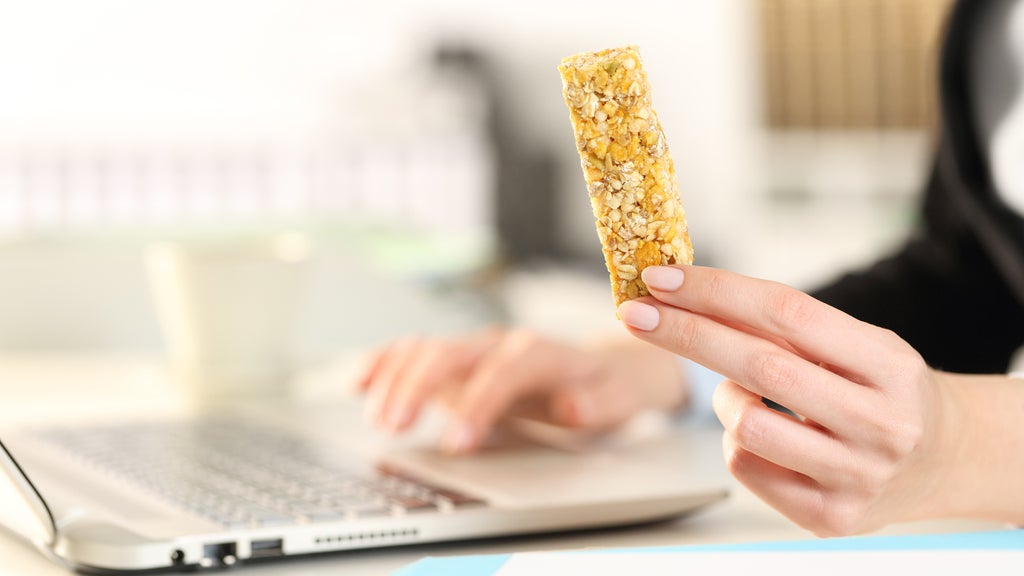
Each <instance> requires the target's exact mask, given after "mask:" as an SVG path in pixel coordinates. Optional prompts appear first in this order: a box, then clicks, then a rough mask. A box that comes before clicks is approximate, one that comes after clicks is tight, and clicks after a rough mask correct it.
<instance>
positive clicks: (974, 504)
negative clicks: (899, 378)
mask: <svg viewBox="0 0 1024 576" xmlns="http://www.w3.org/2000/svg"><path fill="white" fill-rule="evenodd" d="M941 379H942V382H943V384H942V386H943V387H944V388H946V390H947V392H948V394H947V396H948V397H949V398H950V402H951V406H952V407H951V408H950V409H949V410H947V414H946V417H947V418H950V419H952V420H950V422H949V425H948V426H945V427H944V428H945V430H946V431H947V432H946V434H947V436H948V438H947V440H946V441H945V442H944V443H945V444H946V445H947V448H946V449H945V453H939V454H936V457H937V458H940V459H941V461H942V462H943V464H944V466H943V467H944V469H945V473H944V474H942V475H941V477H943V478H944V481H942V482H940V483H939V484H938V485H937V486H936V488H937V492H939V493H936V494H933V499H934V500H935V502H936V505H937V510H936V512H937V514H936V515H937V516H945V517H964V518H966V517H972V518H986V519H991V520H997V521H1002V522H1009V523H1013V524H1017V525H1024V490H1021V486H1022V483H1024V380H1022V379H1018V378H1011V377H1006V376H968V375H953V374H943V375H941Z"/></svg>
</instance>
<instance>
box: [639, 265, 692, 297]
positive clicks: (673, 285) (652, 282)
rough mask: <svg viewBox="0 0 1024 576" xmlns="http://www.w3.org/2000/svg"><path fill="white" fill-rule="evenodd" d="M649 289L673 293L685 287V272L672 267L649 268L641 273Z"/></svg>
mask: <svg viewBox="0 0 1024 576" xmlns="http://www.w3.org/2000/svg"><path fill="white" fill-rule="evenodd" d="M640 277H641V278H643V281H644V284H647V287H648V288H653V289H655V290H661V291H663V292H671V291H673V290H678V289H679V287H680V286H682V285H683V271H682V270H680V269H679V268H673V267H672V266H648V267H647V268H644V271H643V272H641V273H640Z"/></svg>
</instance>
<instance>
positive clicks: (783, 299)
mask: <svg viewBox="0 0 1024 576" xmlns="http://www.w3.org/2000/svg"><path fill="white" fill-rule="evenodd" d="M643 280H644V282H645V283H646V284H647V287H648V289H650V292H651V295H652V296H654V297H655V298H657V299H658V300H660V301H661V302H664V303H665V304H669V305H671V306H675V307H677V308H683V309H686V310H690V311H692V312H696V313H698V314H702V315H706V316H712V317H717V318H721V319H723V320H726V321H728V322H734V323H737V324H741V325H745V326H749V327H751V328H753V329H754V330H757V331H760V332H764V333H766V334H771V335H773V336H775V337H778V338H781V339H783V340H784V341H785V342H787V343H789V344H790V345H791V346H792V347H793V348H794V349H795V351H796V352H797V353H798V354H800V355H801V356H804V357H805V358H807V359H808V360H812V361H815V362H824V363H826V364H828V365H829V366H832V367H834V368H838V369H840V370H842V372H843V373H844V375H847V376H849V377H853V378H855V379H856V380H858V381H859V382H861V383H867V382H870V381H883V382H884V381H886V379H887V378H888V376H889V375H890V374H892V372H893V370H898V367H895V366H890V365H889V362H888V361H887V360H886V359H890V358H893V355H892V351H893V350H894V342H893V341H892V339H893V338H896V339H898V337H897V336H895V334H892V333H890V332H888V331H885V330H881V329H880V328H878V327H877V326H873V325H871V324H868V323H866V322H862V321H860V320H857V319H856V318H854V317H853V316H850V315H849V314H846V313H844V312H842V311H840V310H838V309H836V308H833V307H832V306H829V305H827V304H825V303H824V302H821V301H820V300H817V299H815V298H814V297H812V296H810V295H809V294H806V293H804V292H801V291H799V290H796V289H795V288H791V287H789V286H786V285H784V284H780V283H778V282H772V281H769V280H760V279H756V278H751V277H748V276H743V275H741V274H736V273H733V272H727V271H725V270H720V269H716V268H707V267H701V266H658V267H651V268H647V269H645V270H644V271H643ZM900 343H902V340H900ZM904 345H905V344H904ZM895 349H899V348H895ZM876 379H880V380H876Z"/></svg>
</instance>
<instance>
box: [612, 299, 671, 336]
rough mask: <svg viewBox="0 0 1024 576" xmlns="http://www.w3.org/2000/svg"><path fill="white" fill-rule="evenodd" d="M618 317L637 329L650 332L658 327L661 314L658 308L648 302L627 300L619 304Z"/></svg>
mask: <svg viewBox="0 0 1024 576" xmlns="http://www.w3.org/2000/svg"><path fill="white" fill-rule="evenodd" d="M619 318H621V319H622V321H623V322H625V323H626V324H629V325H630V326H632V327H633V328H636V329H637V330H644V331H645V332H650V331H651V330H654V329H655V328H657V327H658V322H660V321H661V315H660V314H659V313H658V309H657V308H655V307H654V306H651V305H650V304H644V303H643V302H637V301H636V300H629V301H627V302H623V303H622V304H621V305H619Z"/></svg>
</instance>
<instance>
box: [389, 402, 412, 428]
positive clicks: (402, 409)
mask: <svg viewBox="0 0 1024 576" xmlns="http://www.w3.org/2000/svg"><path fill="white" fill-rule="evenodd" d="M410 420H412V411H411V410H409V407H408V406H395V407H393V408H392V409H391V411H390V412H388V415H387V426H388V429H390V430H391V431H392V432H397V431H399V430H401V429H402V428H405V427H406V426H407V425H408V424H409V421H410Z"/></svg>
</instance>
